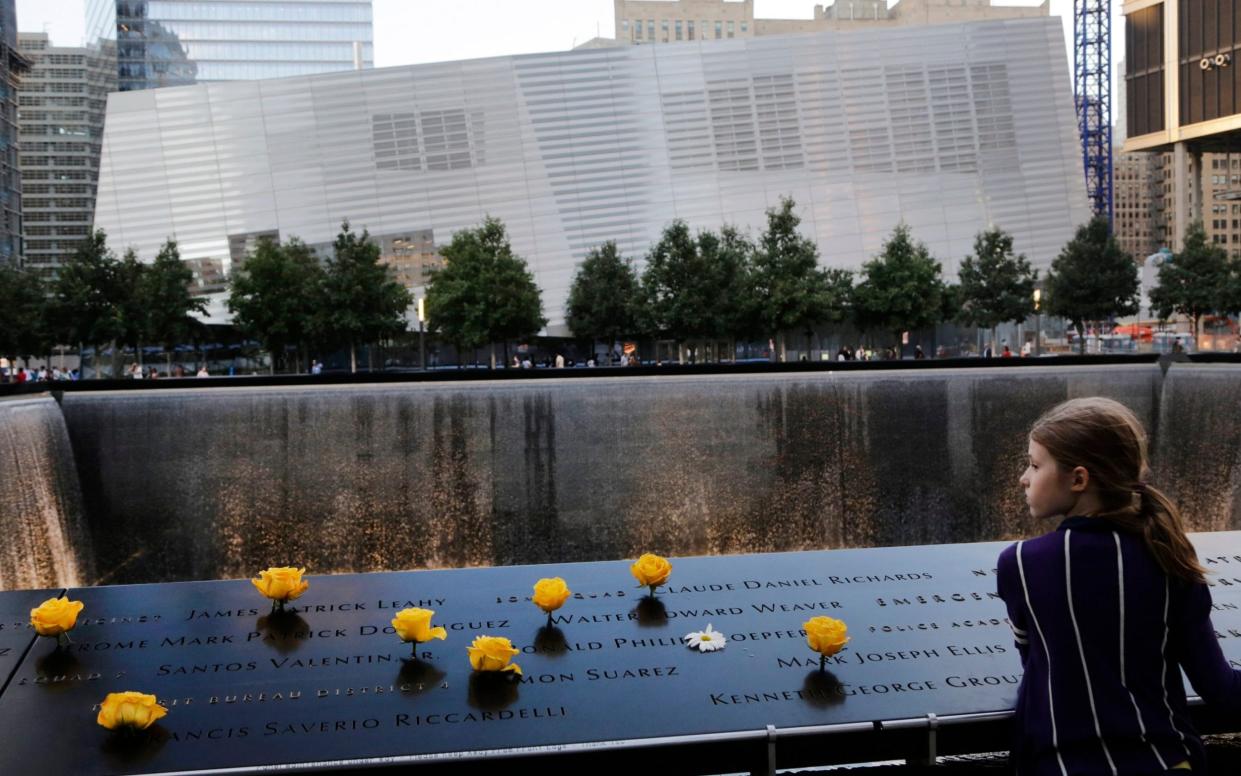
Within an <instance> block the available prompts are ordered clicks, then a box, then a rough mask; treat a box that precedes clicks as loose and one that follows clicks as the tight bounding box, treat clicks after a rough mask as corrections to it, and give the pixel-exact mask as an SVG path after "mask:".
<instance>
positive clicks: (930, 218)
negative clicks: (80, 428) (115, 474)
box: [95, 18, 1089, 334]
mask: <svg viewBox="0 0 1241 776" xmlns="http://www.w3.org/2000/svg"><path fill="white" fill-rule="evenodd" d="M784 195H789V196H792V197H793V198H794V199H795V200H796V201H797V204H798V212H799V213H800V215H801V216H802V219H803V222H802V226H803V229H804V231H805V232H806V234H808V235H809V236H811V237H813V238H815V239H816V240H817V242H818V244H819V249H820V253H821V254H822V262H823V264H825V265H828V266H837V267H850V268H856V267H858V266H860V265H861V264H862V262H864V261H866V260H867V259H869V258H870V257H871V256H873V255H874V254H875V253H876V252H877V251H878V250H879V249H880V246H881V244H882V241H883V239H884V238H885V236H886V235H887V234H888V233H889V232H890V231H891V230H892V228H893V226H895V225H896V223H897V222H898V221H899V220H901V219H904V221H905V222H906V223H908V224H909V225H910V226H911V227H912V229H913V232H914V235H915V236H916V237H917V238H918V239H920V240H923V241H925V242H926V243H927V244H928V245H929V246H930V248H931V250H932V251H933V253H934V254H935V255H936V257H937V258H939V259H940V260H941V261H943V263H944V269H945V273H946V274H947V275H949V276H950V277H951V276H952V275H954V274H955V271H956V267H957V265H958V264H959V262H960V260H961V258H962V257H964V256H965V255H966V254H968V253H969V252H970V250H971V249H972V245H973V239H974V235H975V233H976V232H978V231H979V230H980V229H982V228H984V227H985V226H987V225H988V224H995V225H998V226H1001V227H1003V228H1005V229H1007V230H1009V231H1010V232H1012V233H1013V235H1014V237H1015V245H1016V248H1017V249H1018V250H1020V251H1022V252H1024V253H1025V254H1026V255H1027V256H1028V257H1029V258H1030V260H1031V262H1032V263H1033V264H1034V266H1036V267H1039V268H1046V267H1047V266H1048V265H1050V263H1051V260H1052V259H1053V258H1054V257H1055V255H1056V254H1057V252H1058V251H1059V249H1060V248H1061V246H1063V244H1064V242H1065V241H1066V240H1068V239H1069V238H1070V237H1071V236H1072V232H1073V229H1074V228H1075V227H1076V226H1077V225H1078V224H1081V223H1083V222H1084V221H1086V220H1087V219H1088V218H1089V212H1088V209H1087V206H1086V195H1085V187H1084V183H1083V177H1082V169H1081V161H1080V158H1079V152H1078V145H1077V138H1076V129H1075V123H1074V117H1073V97H1072V92H1071V89H1070V85H1069V74H1068V67H1067V64H1066V62H1065V55H1064V44H1063V38H1062V32H1061V26H1060V21H1059V20H1058V19H1054V18H1038V19H1022V20H1010V21H999V22H982V23H972V24H961V25H944V26H936V27H925V28H900V29H892V30H873V31H859V32H847V33H830V32H829V33H819V34H810V35H792V36H776V37H762V38H751V39H744V40H742V39H737V40H724V41H715V40H711V41H703V42H695V43H684V44H670V45H668V46H649V47H648V46H641V47H625V48H611V49H594V50H581V51H570V52H558V53H550V54H535V55H524V56H514V57H500V58H494V59H482V60H468V61H460V62H445V63H440V64H429V65H416V66H410V67H399V68H387V69H380V70H367V71H355V72H348V73H339V74H335V73H334V74H326V75H317V76H307V77H298V78H284V79H274V80H265V81H249V82H232V83H213V84H203V85H196V86H187V87H176V88H169V89H157V90H150V91H138V92H125V93H114V94H112V95H110V98H109V103H108V117H107V124H106V130H105V134H104V148H103V160H102V162H101V170H100V183H99V194H98V202H97V208H96V217H95V219H96V221H95V223H96V226H97V227H99V228H102V229H105V230H107V232H108V235H109V239H110V242H111V244H112V245H113V246H114V247H116V248H118V249H120V248H123V247H129V246H133V247H134V248H135V249H137V251H138V253H139V255H140V256H141V257H142V258H143V259H144V260H151V259H152V258H153V257H154V256H155V253H156V252H157V251H158V249H159V245H160V244H161V243H162V242H163V241H164V239H165V238H167V237H174V238H176V239H177V240H178V241H179V242H180V247H181V253H182V256H183V257H185V258H187V259H212V260H220V261H222V262H223V263H224V264H225V266H227V264H228V261H229V260H230V257H236V256H238V255H240V254H239V251H240V250H242V247H243V246H244V245H245V243H246V240H247V239H250V240H252V239H253V236H255V235H257V234H271V233H278V234H279V236H280V237H281V238H288V237H292V236H297V237H300V238H301V239H303V240H304V241H306V242H307V243H311V244H316V243H330V242H331V240H332V239H333V237H334V236H335V234H336V232H337V231H338V230H339V227H340V223H341V221H342V220H343V219H348V220H349V221H351V222H352V223H353V224H354V225H355V226H356V227H357V228H359V229H361V228H363V227H365V228H367V229H369V230H370V232H371V234H372V235H376V236H382V237H386V238H389V239H393V238H398V237H401V236H403V235H406V234H408V233H413V232H417V233H419V234H420V235H423V236H425V235H426V234H427V233H428V231H429V232H430V234H431V235H432V236H433V241H434V242H435V243H436V244H440V245H442V244H446V243H447V242H448V241H449V240H450V239H451V235H452V233H453V232H454V231H455V230H458V229H461V228H463V227H469V226H473V225H475V224H477V223H478V222H479V221H481V219H482V218H483V217H484V215H487V214H490V215H493V216H497V217H499V218H501V219H503V220H504V222H505V223H506V224H507V226H508V229H509V232H510V235H511V237H512V241H513V246H514V249H515V250H516V251H517V253H518V254H520V255H521V256H523V257H524V258H525V259H526V260H527V261H528V262H529V263H530V266H531V269H532V270H533V272H534V274H535V278H536V279H537V281H538V283H539V284H540V286H541V287H542V289H543V299H544V307H545V312H546V314H547V316H548V318H549V319H550V323H549V325H548V331H549V333H551V334H561V333H564V332H565V327H564V302H565V297H566V295H567V292H568V286H569V283H570V281H571V279H572V276H573V272H574V268H575V266H576V264H577V263H578V262H579V261H580V260H581V259H582V257H583V256H584V255H585V253H586V252H587V251H588V250H589V249H590V248H591V247H592V246H595V245H598V244H600V243H602V242H603V241H605V240H609V239H613V240H616V241H617V243H618V244H619V246H620V247H621V249H622V251H623V252H624V253H625V254H626V255H628V256H631V257H634V258H639V259H640V258H641V256H642V255H643V254H644V253H645V251H646V250H647V248H648V247H649V246H650V244H651V243H652V242H653V241H655V240H657V239H658V237H659V234H660V231H661V230H662V229H663V227H664V226H665V225H666V224H667V223H668V222H669V221H670V220H672V219H673V218H681V219H684V220H686V221H687V222H689V224H690V225H691V226H693V227H699V228H711V229H718V228H719V227H720V225H721V224H723V223H732V224H736V225H738V226H740V227H742V228H749V229H750V230H751V231H752V232H753V233H754V234H755V235H757V234H758V232H760V231H761V230H762V228H763V226H764V224H765V216H764V212H765V210H766V209H767V208H770V207H773V206H775V205H776V204H777V203H778V201H779V198H780V197H781V196H784ZM213 311H214V312H215V313H216V314H217V315H218V314H222V305H221V304H219V300H216V303H215V304H213Z"/></svg>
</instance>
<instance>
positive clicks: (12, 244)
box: [0, 0, 30, 264]
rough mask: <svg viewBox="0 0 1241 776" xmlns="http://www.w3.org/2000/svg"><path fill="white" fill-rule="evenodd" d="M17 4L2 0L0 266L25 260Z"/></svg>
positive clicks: (22, 61) (22, 62) (23, 62)
mask: <svg viewBox="0 0 1241 776" xmlns="http://www.w3.org/2000/svg"><path fill="white" fill-rule="evenodd" d="M15 5H16V3H15V0H0V264H5V263H11V264H19V263H21V259H22V175H21V169H20V166H19V163H18V152H17V148H18V138H17V87H18V84H19V83H21V78H22V76H23V75H24V74H25V73H26V71H27V70H28V69H29V68H30V62H29V61H28V60H27V59H26V58H25V57H24V56H22V55H21V52H19V51H18V50H17V10H16V7H15Z"/></svg>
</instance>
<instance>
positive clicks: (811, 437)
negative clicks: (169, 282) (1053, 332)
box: [0, 363, 1241, 589]
mask: <svg viewBox="0 0 1241 776" xmlns="http://www.w3.org/2000/svg"><path fill="white" fill-rule="evenodd" d="M1239 381H1241V366H1236V365H1208V364H1187V363H1183V364H1173V365H1172V366H1171V367H1170V368H1169V369H1168V370H1167V373H1166V374H1165V373H1164V371H1163V370H1162V369H1161V367H1160V366H1159V365H1158V364H1153V363H1152V364H1126V365H1082V366H1037V367H1022V368H982V369H959V370H951V369H929V370H927V369H919V370H910V371H840V372H815V373H788V374H762V375H703V376H696V375H664V376H658V377H640V376H639V377H635V376H621V375H616V376H600V377H592V378H591V379H550V380H519V381H514V380H494V381H479V382H458V383H402V384H370V385H349V386H308V387H227V388H216V387H213V388H204V389H198V388H188V389H183V390H175V391H170V390H153V391H124V392H74V393H66V394H65V395H64V396H63V398H62V401H61V402H60V403H59V404H58V403H57V402H56V401H54V400H53V399H52V398H44V397H35V398H21V399H8V400H3V401H0V481H3V482H4V483H5V486H4V488H3V489H0V531H3V535H4V536H6V537H12V538H11V540H10V541H7V542H5V543H4V546H3V547H0V589H12V588H24V587H38V586H51V585H61V584H63V585H77V584H92V583H96V584H117V583H130V582H154V581H164V580H184V579H218V578H225V577H242V576H247V575H250V574H252V573H254V571H255V570H256V569H259V568H263V567H266V566H268V565H271V564H273V563H296V564H298V565H299V566H306V567H307V568H308V569H309V570H310V571H311V572H312V573H316V574H323V573H331V572H346V571H373V570H394V569H413V568H427V567H464V566H491V565H510V564H516V563H547V562H561V561H584V560H602V559H613V558H625V557H635V556H636V555H637V554H639V553H641V552H643V551H646V550H653V551H657V552H661V553H663V554H666V555H712V554H725V553H742V552H768V551H782V550H808V549H825V548H835V547H867V546H889V545H909V544H938V543H948V542H975V541H987V540H1004V539H1012V538H1016V537H1020V536H1025V535H1031V534H1035V533H1039V532H1041V531H1043V530H1045V529H1046V526H1040V525H1036V524H1035V523H1033V522H1032V521H1031V520H1030V519H1029V517H1028V515H1027V514H1026V510H1025V504H1024V500H1023V498H1022V495H1021V492H1020V489H1019V487H1018V485H1017V477H1018V474H1019V473H1020V471H1021V469H1022V467H1023V465H1024V462H1023V457H1024V453H1025V432H1026V430H1027V429H1028V428H1029V427H1030V424H1031V423H1032V422H1033V421H1034V419H1035V418H1036V417H1037V416H1038V415H1039V414H1040V413H1041V412H1042V411H1043V410H1044V409H1046V408H1048V407H1050V406H1052V405H1053V404H1056V403H1057V402H1060V401H1062V400H1064V399H1066V398H1070V397H1074V396H1083V395H1091V394H1102V395H1105V396H1110V397H1112V398H1115V399H1118V400H1119V401H1121V402H1123V403H1125V404H1126V405H1128V406H1129V407H1130V408H1132V409H1133V410H1134V411H1135V412H1136V413H1137V415H1138V417H1139V418H1140V419H1141V420H1142V421H1143V423H1144V424H1145V425H1146V427H1147V428H1148V430H1150V432H1151V437H1152V450H1153V458H1154V469H1155V474H1156V481H1157V482H1158V483H1159V484H1160V485H1161V486H1162V487H1166V488H1167V490H1168V491H1169V492H1170V494H1171V495H1172V496H1173V497H1174V498H1176V499H1177V500H1178V501H1179V503H1180V504H1181V505H1182V507H1183V509H1184V511H1185V514H1186V516H1187V518H1188V519H1189V521H1190V524H1191V526H1190V527H1191V530H1198V531H1204V530H1208V531H1209V530H1227V529H1234V528H1241V422H1239V421H1238V418H1241V412H1239V410H1241V391H1238V390H1237V388H1238V383H1239Z"/></svg>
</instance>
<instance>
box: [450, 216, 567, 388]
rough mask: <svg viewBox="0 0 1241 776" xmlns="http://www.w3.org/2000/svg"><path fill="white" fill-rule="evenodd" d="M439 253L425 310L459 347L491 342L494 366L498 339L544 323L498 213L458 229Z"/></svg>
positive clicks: (535, 290)
mask: <svg viewBox="0 0 1241 776" xmlns="http://www.w3.org/2000/svg"><path fill="white" fill-rule="evenodd" d="M440 253H441V255H442V256H443V257H444V266H443V267H442V268H440V269H438V270H436V271H435V272H433V273H432V274H431V282H430V283H429V284H428V286H427V299H426V313H427V317H428V318H429V319H430V322H431V325H432V326H433V327H434V328H436V329H438V330H439V331H440V332H441V333H442V334H443V335H444V337H445V338H446V339H448V340H449V341H450V342H452V343H454V344H456V345H457V348H458V350H462V349H470V350H472V349H474V348H478V347H482V346H483V345H490V346H491V368H492V369H495V366H496V343H497V342H506V341H508V340H511V339H523V338H526V337H532V336H534V335H535V334H537V333H538V332H539V330H540V329H542V328H543V327H544V326H546V325H547V318H545V317H543V300H542V296H541V294H540V292H539V287H538V285H536V284H535V282H534V275H532V274H531V273H530V270H529V269H528V268H527V267H526V262H525V261H524V260H523V259H522V258H521V257H520V256H518V255H516V254H515V253H513V248H512V246H511V245H510V244H509V240H508V234H507V233H506V232H505V229H504V223H503V222H501V221H500V220H499V219H498V218H492V217H490V216H488V217H487V218H486V219H484V220H483V223H482V224H481V225H480V226H478V227H476V228H474V229H463V230H461V231H459V232H457V233H456V234H454V235H453V236H452V242H451V243H450V244H449V245H448V246H447V247H445V248H444V249H443V250H441V251H440Z"/></svg>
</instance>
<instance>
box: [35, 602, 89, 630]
mask: <svg viewBox="0 0 1241 776" xmlns="http://www.w3.org/2000/svg"><path fill="white" fill-rule="evenodd" d="M85 606H86V604H84V603H82V602H81V601H70V600H69V599H68V598H49V599H47V600H46V601H44V602H43V603H41V604H39V608H38V609H31V610H30V625H31V627H33V628H34V630H35V633H37V634H39V635H40V636H59V635H60V634H62V633H67V632H68V631H71V630H73V627H74V626H75V625H77V624H78V614H79V613H80V612H81V611H82V609H83V608H84V607H85Z"/></svg>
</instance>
